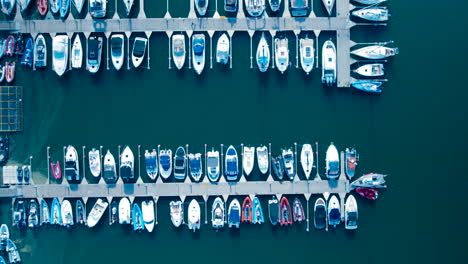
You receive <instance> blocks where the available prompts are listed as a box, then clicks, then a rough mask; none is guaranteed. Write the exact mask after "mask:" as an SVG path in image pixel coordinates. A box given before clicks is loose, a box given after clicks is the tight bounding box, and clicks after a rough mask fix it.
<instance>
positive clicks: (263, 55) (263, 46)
mask: <svg viewBox="0 0 468 264" xmlns="http://www.w3.org/2000/svg"><path fill="white" fill-rule="evenodd" d="M256 60H257V66H258V70H259V71H260V72H266V71H267V70H268V66H269V65H270V48H269V46H268V42H267V41H266V38H265V33H262V37H261V38H260V42H259V43H258V47H257V55H256Z"/></svg>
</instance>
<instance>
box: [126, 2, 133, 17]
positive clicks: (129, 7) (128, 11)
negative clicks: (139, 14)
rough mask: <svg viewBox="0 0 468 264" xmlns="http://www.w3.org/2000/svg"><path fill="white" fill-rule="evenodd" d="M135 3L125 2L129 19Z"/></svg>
mask: <svg viewBox="0 0 468 264" xmlns="http://www.w3.org/2000/svg"><path fill="white" fill-rule="evenodd" d="M133 1H134V0H123V3H124V5H125V12H126V14H127V17H128V16H130V11H131V10H132V7H133Z"/></svg>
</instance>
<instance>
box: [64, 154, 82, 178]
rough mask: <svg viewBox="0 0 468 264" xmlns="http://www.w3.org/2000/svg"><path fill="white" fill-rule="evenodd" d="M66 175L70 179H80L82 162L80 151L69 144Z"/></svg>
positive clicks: (66, 155)
mask: <svg viewBox="0 0 468 264" xmlns="http://www.w3.org/2000/svg"><path fill="white" fill-rule="evenodd" d="M65 176H66V178H67V180H68V181H78V180H80V163H79V159H78V153H77V152H76V149H75V148H74V147H73V146H68V147H67V151H66V153H65Z"/></svg>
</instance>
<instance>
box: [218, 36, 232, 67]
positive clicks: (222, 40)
mask: <svg viewBox="0 0 468 264" xmlns="http://www.w3.org/2000/svg"><path fill="white" fill-rule="evenodd" d="M229 51H230V44H229V38H228V36H227V34H226V33H223V34H222V35H221V37H219V39H218V44H217V45H216V62H217V63H221V64H224V65H226V64H227V63H228V62H229Z"/></svg>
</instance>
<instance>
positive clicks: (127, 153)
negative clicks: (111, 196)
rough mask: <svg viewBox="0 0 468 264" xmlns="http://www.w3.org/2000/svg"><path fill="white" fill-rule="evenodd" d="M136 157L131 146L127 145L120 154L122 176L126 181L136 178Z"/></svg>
mask: <svg viewBox="0 0 468 264" xmlns="http://www.w3.org/2000/svg"><path fill="white" fill-rule="evenodd" d="M134 166H135V157H134V156H133V152H132V150H131V149H130V147H129V146H125V147H124V150H123V151H122V154H121V155H120V177H121V178H122V180H123V181H124V182H128V181H131V180H133V179H134V178H135V167H134Z"/></svg>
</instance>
